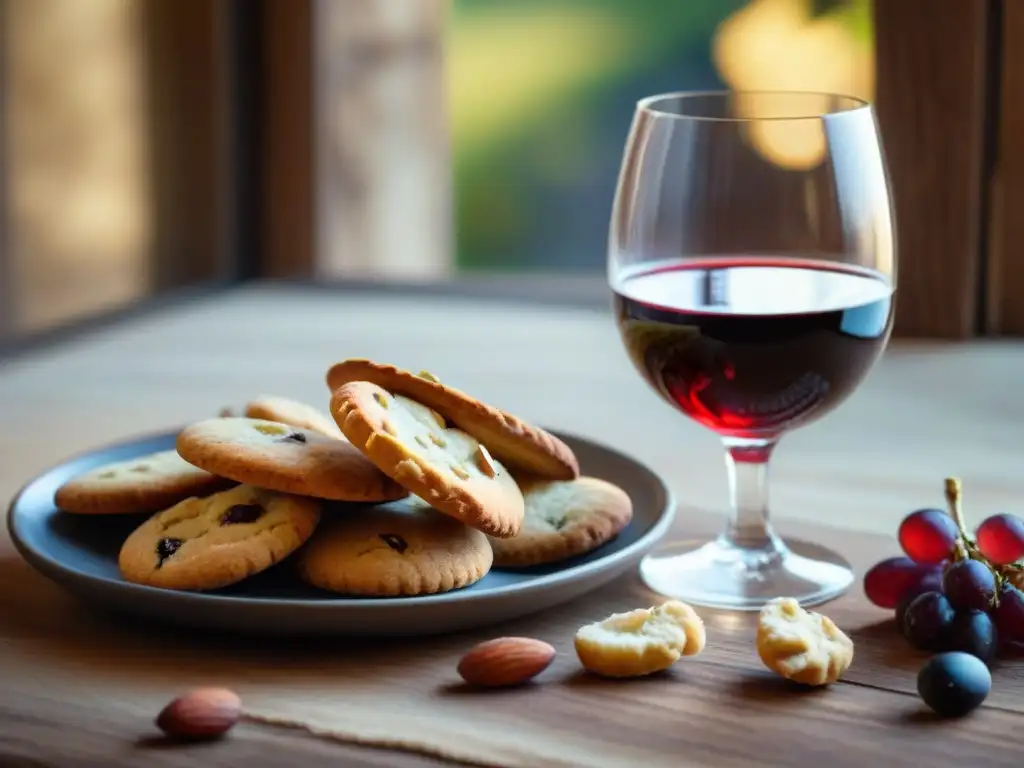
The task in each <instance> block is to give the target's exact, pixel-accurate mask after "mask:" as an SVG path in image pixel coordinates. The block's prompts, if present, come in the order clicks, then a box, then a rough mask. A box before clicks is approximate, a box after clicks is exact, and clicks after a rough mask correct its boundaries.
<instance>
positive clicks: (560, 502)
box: [491, 476, 633, 568]
mask: <svg viewBox="0 0 1024 768" xmlns="http://www.w3.org/2000/svg"><path fill="white" fill-rule="evenodd" d="M516 479H517V480H518V482H519V488H520V489H521V490H522V492H523V500H524V501H525V504H526V515H525V517H524V518H523V525H522V527H521V528H520V529H519V533H517V534H516V535H515V536H513V537H512V538H510V539H492V540H491V547H492V548H493V549H494V565H495V567H496V568H520V567H528V566H534V565H546V564H549V563H557V562H561V561H563V560H568V559H569V558H571V557H578V556H579V555H583V554H586V553H587V552H590V551H592V550H594V549H597V548H598V547H600V546H601V545H603V544H606V543H608V542H609V541H611V540H612V539H614V538H615V537H616V536H618V535H619V534H620V533H621V532H622V530H623V529H624V528H625V527H626V526H627V525H629V522H630V520H632V519H633V502H632V500H631V499H630V498H629V496H628V495H627V494H626V492H625V491H624V490H622V489H621V488H619V487H618V486H617V485H614V484H612V483H609V482H607V481H606V480H601V479H600V478H597V477H578V478H576V479H575V480H546V479H544V478H538V477H530V478H527V477H523V476H519V477H517V478H516Z"/></svg>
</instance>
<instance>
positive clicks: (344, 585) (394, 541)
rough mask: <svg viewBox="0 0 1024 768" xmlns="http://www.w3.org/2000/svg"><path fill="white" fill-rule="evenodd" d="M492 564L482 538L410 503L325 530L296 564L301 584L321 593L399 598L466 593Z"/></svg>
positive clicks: (340, 519) (360, 514) (410, 500)
mask: <svg viewBox="0 0 1024 768" xmlns="http://www.w3.org/2000/svg"><path fill="white" fill-rule="evenodd" d="M491 561H492V555H491V547H490V545H489V544H488V543H487V537H486V536H485V535H484V534H483V533H481V532H480V531H478V530H476V529H474V528H470V527H469V526H467V525H465V524H463V523H460V522H459V521H458V520H454V519H452V518H451V517H449V516H448V515H444V514H441V513H440V512H438V511H437V510H435V509H431V507H430V506H429V505H428V504H426V503H425V502H424V501H423V500H421V499H418V498H416V497H413V496H410V497H409V498H408V499H403V500H401V501H393V502H391V503H389V504H383V505H378V506H374V507H370V508H369V509H364V510H360V511H358V512H356V513H354V514H352V515H348V516H344V517H337V518H334V519H332V520H331V521H330V522H325V523H324V526H323V527H322V528H321V529H319V530H318V531H317V532H316V534H315V535H314V536H313V538H312V539H311V540H310V541H309V543H308V544H307V545H306V546H305V547H303V549H302V551H301V552H300V553H299V554H298V555H297V560H296V564H297V570H298V573H299V575H300V577H301V578H302V579H303V580H304V581H306V582H307V583H309V584H311V585H313V586H316V587H320V588H321V589H326V590H330V591H332V592H338V593H341V594H347V595H360V596H364V597H395V596H402V595H404V596H410V595H426V594H434V593H438V592H447V591H450V590H453V589H459V588H461V587H465V586H467V585H469V584H472V583H473V582H475V581H478V580H479V579H481V578H483V576H484V575H485V574H486V573H487V572H488V570H490V567H491Z"/></svg>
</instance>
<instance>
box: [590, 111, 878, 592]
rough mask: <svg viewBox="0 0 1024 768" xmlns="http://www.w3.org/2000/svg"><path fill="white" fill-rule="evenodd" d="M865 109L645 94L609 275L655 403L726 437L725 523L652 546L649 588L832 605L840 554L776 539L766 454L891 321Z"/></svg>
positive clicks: (842, 385)
mask: <svg viewBox="0 0 1024 768" xmlns="http://www.w3.org/2000/svg"><path fill="white" fill-rule="evenodd" d="M893 235H894V233H893V224H892V217H891V213H890V194H889V184H888V179H887V173H886V170H885V163H884V158H883V153H882V147H881V142H880V140H879V137H878V131H877V126H876V122H875V117H874V112H873V110H872V108H871V107H870V105H868V104H867V103H865V102H863V101H860V100H857V99H854V98H851V97H846V96H838V95H833V94H819V93H805V92H792V93H785V92H755V93H733V92H714V93H693V94H687V93H676V94H665V95H661V96H652V97H649V98H647V99H643V100H641V101H640V102H639V103H638V104H637V108H636V112H635V114H634V118H633V124H632V126H631V129H630V132H629V136H628V139H627V142H626V148H625V152H624V155H623V161H622V169H621V172H620V176H619V183H618V186H617V189H616V193H615V200H614V205H613V211H612V218H611V226H610V234H609V250H608V279H609V283H610V285H611V287H612V290H613V294H614V307H615V315H616V320H617V323H618V327H619V331H620V334H621V337H622V341H623V344H624V346H625V348H626V351H627V353H628V355H629V358H630V359H631V361H632V362H633V365H634V366H635V367H636V369H637V370H638V372H639V373H640V375H641V376H642V377H643V378H644V380H645V381H646V382H647V383H648V384H649V385H650V387H651V388H652V389H653V390H654V391H655V392H656V393H657V394H658V395H660V396H661V397H662V398H663V399H664V400H665V401H666V402H668V403H669V404H670V405H671V406H672V407H673V408H675V409H676V410H678V411H679V412H681V413H683V414H685V415H686V416H688V417H689V418H691V419H693V420H694V421H696V422H697V423H698V424H700V425H702V426H704V427H705V428H707V429H709V430H711V431H712V432H714V433H715V434H717V435H719V436H720V437H721V439H722V441H723V444H724V446H725V452H726V467H727V470H728V477H729V487H730V500H731V518H730V522H729V525H728V527H727V529H726V531H724V532H723V533H722V534H721V535H720V536H719V537H718V538H716V539H714V540H712V541H703V542H686V543H682V544H679V545H677V546H676V547H675V550H676V551H663V552H658V553H654V554H652V555H650V556H649V557H648V558H646V559H645V560H644V562H643V563H642V565H641V574H642V576H643V578H644V580H645V582H646V583H647V585H648V586H649V587H650V588H652V589H654V590H655V591H657V592H660V593H662V594H665V595H668V596H671V597H676V598H679V599H684V600H687V601H688V602H692V603H694V604H697V605H705V606H709V607H715V608H726V609H757V608H760V607H761V606H762V605H763V604H764V603H765V602H766V601H767V600H770V599H772V598H775V597H783V596H785V597H793V598H796V599H797V600H798V601H800V602H801V603H802V604H804V605H811V604H816V603H820V602H824V601H826V600H828V599H831V598H833V597H835V596H837V595H838V594H841V593H842V592H843V591H845V590H846V589H847V588H848V587H849V585H850V584H851V583H852V580H853V574H852V570H851V569H850V567H849V565H848V564H847V563H846V562H845V560H844V559H843V558H842V557H841V556H840V555H838V554H837V553H834V552H831V551H829V550H827V549H825V548H823V547H820V546H818V545H815V544H811V543H808V542H796V541H783V540H782V539H780V538H779V537H778V536H777V535H776V534H775V532H774V530H773V529H772V526H771V523H770V521H769V514H768V502H767V498H768V494H767V477H768V464H769V460H770V458H771V454H772V450H773V449H774V447H775V445H776V444H777V443H778V441H779V439H780V438H781V437H782V435H783V434H785V433H786V432H788V431H789V430H792V429H795V428H798V427H800V426H803V425H806V424H808V423H810V422H812V421H816V420H818V419H821V418H822V417H824V416H825V415H827V414H828V413H829V412H830V411H831V410H832V409H834V408H836V407H837V406H839V405H840V404H841V403H842V402H843V401H844V400H845V399H846V398H847V397H848V396H849V395H850V394H851V393H852V392H853V391H854V390H855V389H856V388H857V387H858V386H859V384H860V383H861V382H862V381H863V380H864V378H865V377H866V376H867V375H868V374H869V372H870V370H871V368H872V367H873V366H874V364H875V363H876V361H877V360H878V358H879V356H880V355H881V353H882V351H883V350H884V348H885V346H886V344H887V343H888V340H889V335H890V333H891V329H892V320H893V311H894V301H895V286H896V257H895V252H894V246H893Z"/></svg>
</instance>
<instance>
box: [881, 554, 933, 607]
mask: <svg viewBox="0 0 1024 768" xmlns="http://www.w3.org/2000/svg"><path fill="white" fill-rule="evenodd" d="M934 568H935V567H934V566H930V565H920V564H919V563H915V562H914V561H913V560H911V559H910V558H909V557H903V556H900V557H890V558H888V559H886V560H882V561H881V562H879V563H876V564H875V565H874V566H872V568H871V569H870V570H869V571H868V572H867V573H865V574H864V594H865V595H867V598H868V600H870V601H871V602H872V603H874V604H875V605H877V606H878V607H879V608H895V607H896V606H897V605H899V602H900V598H902V597H903V595H904V594H905V593H906V592H907V590H908V589H910V588H911V587H913V586H914V585H916V584H917V583H918V582H919V581H920V580H921V578H922V576H924V575H925V574H926V573H928V572H929V571H930V570H934ZM925 591H927V590H925Z"/></svg>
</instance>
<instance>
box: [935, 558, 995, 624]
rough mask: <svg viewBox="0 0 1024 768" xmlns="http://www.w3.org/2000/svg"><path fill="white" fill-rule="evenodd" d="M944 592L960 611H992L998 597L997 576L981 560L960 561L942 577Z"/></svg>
mask: <svg viewBox="0 0 1024 768" xmlns="http://www.w3.org/2000/svg"><path fill="white" fill-rule="evenodd" d="M942 591H943V592H945V593H946V597H947V598H949V602H950V603H952V604H953V606H954V607H955V608H956V609H958V610H968V609H971V608H973V609H974V610H976V611H985V612H988V611H990V610H992V603H993V602H994V601H995V597H996V576H995V574H994V573H992V569H990V568H989V567H988V566H987V565H985V564H984V563H983V562H981V561H980V560H959V561H957V562H955V563H953V564H952V565H951V566H949V567H948V568H947V569H946V572H945V573H944V574H943V576H942Z"/></svg>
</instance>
